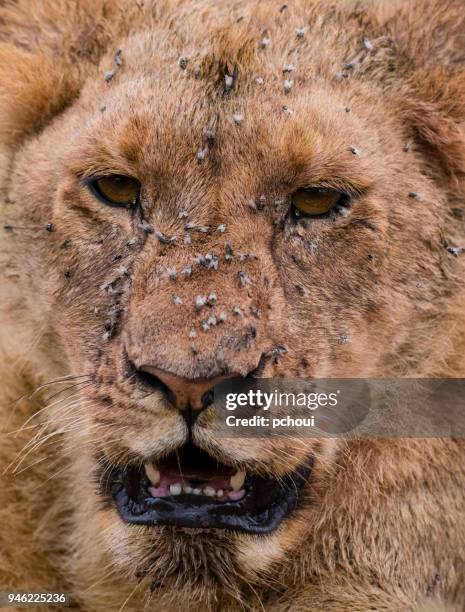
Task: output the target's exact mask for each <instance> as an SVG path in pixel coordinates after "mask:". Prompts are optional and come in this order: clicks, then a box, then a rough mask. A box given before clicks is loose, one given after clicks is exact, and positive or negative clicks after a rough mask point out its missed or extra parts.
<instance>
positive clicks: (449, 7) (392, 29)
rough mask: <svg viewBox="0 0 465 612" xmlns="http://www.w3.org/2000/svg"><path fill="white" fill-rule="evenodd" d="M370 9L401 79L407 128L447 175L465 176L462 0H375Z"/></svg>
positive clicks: (399, 96) (400, 95)
mask: <svg viewBox="0 0 465 612" xmlns="http://www.w3.org/2000/svg"><path fill="white" fill-rule="evenodd" d="M373 10H374V15H375V23H376V26H375V32H377V33H379V35H380V36H382V37H383V39H384V40H385V41H386V42H387V45H388V46H389V47H390V50H391V55H390V58H391V59H392V60H393V61H394V63H393V66H394V70H395V72H396V73H397V74H399V75H400V76H401V78H402V79H403V80H404V83H403V84H402V85H401V86H399V83H398V82H397V91H396V92H394V94H393V95H394V97H396V98H397V103H398V104H399V106H400V109H401V113H402V117H403V119H404V121H405V123H406V127H407V129H410V131H411V132H412V135H413V136H414V138H415V139H416V141H417V142H418V144H419V145H420V146H422V147H423V148H425V153H427V154H428V155H429V156H431V155H434V156H435V157H436V159H439V161H440V164H441V166H442V168H443V170H444V171H445V172H446V173H447V174H448V175H453V176H455V177H457V176H460V177H465V10H464V4H463V0H449V1H448V2H443V0H428V1H427V2H425V0H409V1H408V2H406V1H405V0H379V1H378V2H377V3H376V4H375V5H374V9H373Z"/></svg>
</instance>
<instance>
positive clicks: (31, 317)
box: [0, 0, 465, 612]
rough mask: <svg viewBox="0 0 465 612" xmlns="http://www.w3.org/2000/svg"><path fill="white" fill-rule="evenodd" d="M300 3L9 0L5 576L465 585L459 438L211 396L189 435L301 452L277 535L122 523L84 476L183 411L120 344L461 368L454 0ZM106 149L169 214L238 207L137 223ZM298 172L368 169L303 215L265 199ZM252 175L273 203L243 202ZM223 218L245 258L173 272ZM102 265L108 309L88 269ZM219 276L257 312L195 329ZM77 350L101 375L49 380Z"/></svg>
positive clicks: (216, 606) (157, 589) (114, 596)
mask: <svg viewBox="0 0 465 612" xmlns="http://www.w3.org/2000/svg"><path fill="white" fill-rule="evenodd" d="M287 4H288V7H287V8H283V9H282V10H280V7H281V5H280V4H279V3H275V2H259V1H258V0H231V1H229V2H214V0H160V1H157V2H155V0H147V1H145V2H144V1H139V2H135V1H133V0H106V1H104V0H16V1H9V0H4V1H0V145H1V156H2V160H3V162H2V163H3V171H2V177H3V179H2V186H3V196H4V197H3V200H4V201H5V204H4V205H3V209H4V213H5V220H6V222H7V223H8V224H10V225H12V226H13V230H11V229H10V230H9V231H7V232H5V235H4V236H3V237H2V255H1V263H2V267H3V272H2V287H1V296H2V315H1V321H2V325H1V331H0V339H1V344H0V350H1V354H2V356H3V361H2V370H1V375H2V384H1V389H0V402H1V403H0V406H1V421H2V428H3V429H4V431H5V432H16V433H9V434H8V435H5V436H4V439H3V441H2V444H1V446H0V465H1V466H3V468H2V469H4V470H5V471H4V474H3V476H2V487H1V490H0V524H1V525H2V527H1V529H0V567H1V584H0V590H5V589H6V588H16V589H26V590H31V591H37V590H43V589H47V590H49V591H53V590H57V591H61V590H64V591H68V592H69V593H71V596H72V599H73V602H74V604H75V606H76V607H78V608H79V609H82V610H85V611H86V612H92V611H101V610H120V609H123V608H124V610H126V611H135V610H141V609H144V606H147V608H149V609H151V608H153V609H170V610H171V609H173V610H174V609H178V608H179V607H180V606H181V607H187V608H188V609H191V610H231V611H233V610H239V609H242V608H245V609H252V610H263V609H265V610H273V611H277V612H284V611H291V610H292V612H297V611H307V610H316V611H322V610H325V611H326V610H337V611H350V610H353V611H354V612H355V611H362V610H363V611H365V610H386V611H387V610H389V611H397V610H398V611H400V610H411V609H415V608H416V607H419V606H423V605H427V604H428V601H431V600H435V601H438V602H442V603H443V604H445V605H446V606H448V609H450V610H453V609H457V610H462V609H464V605H465V589H464V584H465V580H464V578H465V553H464V551H465V517H464V507H465V504H464V502H465V498H464V490H465V472H464V465H465V461H464V459H465V452H464V450H465V449H464V444H463V441H459V440H439V439H438V440H395V441H394V440H391V441H383V440H364V441H363V440H362V441H351V442H344V443H342V442H335V441H334V442H330V441H318V442H315V441H312V440H305V441H302V440H300V441H299V440H281V441H279V442H276V443H273V444H272V443H270V441H268V440H256V441H254V442H253V443H251V441H250V440H246V441H244V440H240V439H235V440H229V441H225V440H224V439H221V438H218V437H216V436H215V431H214V430H212V428H211V426H210V425H211V423H210V420H209V415H208V411H206V412H204V413H203V414H202V415H201V417H200V418H199V424H200V426H199V427H198V428H196V434H195V435H196V439H197V442H198V443H200V444H202V445H203V446H204V448H206V449H208V450H209V451H210V452H211V453H213V454H216V455H217V456H218V457H219V458H223V460H225V461H227V462H230V463H233V464H238V465H245V466H247V467H248V468H249V469H250V470H252V471H256V472H262V473H263V472H264V473H268V474H273V475H275V476H279V475H283V474H285V473H287V472H289V471H290V470H292V469H294V468H295V467H296V466H297V465H298V464H299V463H300V462H301V461H302V459H303V458H304V457H307V456H308V455H310V454H313V455H314V456H315V458H316V460H315V470H314V473H313V475H312V478H311V481H310V482H309V483H308V485H307V486H306V493H305V496H304V499H303V500H302V502H301V504H300V506H299V508H298V510H297V511H296V512H295V513H294V514H292V515H291V516H289V517H288V518H287V519H285V521H284V522H283V524H282V525H281V527H280V528H279V529H278V530H277V531H276V532H275V533H273V534H272V535H270V536H266V537H258V536H257V537H251V536H246V535H241V534H239V535H238V534H232V533H222V532H212V533H210V534H208V535H205V534H203V533H202V532H195V531H185V532H184V531H182V530H177V531H176V530H173V529H170V528H167V527H165V528H158V529H151V530H149V529H146V528H140V527H135V526H128V525H125V524H123V523H122V522H121V521H120V520H119V519H118V517H117V516H116V513H115V511H114V510H113V509H111V508H106V507H103V506H102V504H101V501H100V499H99V496H98V495H97V493H96V487H95V482H94V479H93V475H94V474H95V468H96V458H97V457H98V455H99V454H100V453H102V452H103V453H105V454H106V456H107V457H109V458H110V459H111V460H112V461H114V462H116V463H124V462H125V461H128V460H134V459H135V460H138V461H142V460H143V459H144V458H146V457H150V456H157V455H160V454H163V453H167V452H169V451H170V450H171V449H173V448H175V447H176V446H178V445H179V444H181V443H182V441H183V440H184V438H185V433H186V432H185V428H184V425H183V420H182V418H181V417H180V416H179V414H178V413H177V412H176V411H175V410H174V409H172V408H170V407H169V406H167V405H166V404H164V403H163V402H162V401H161V399H160V398H158V396H156V395H152V396H151V397H149V398H148V399H142V396H143V393H142V391H141V390H139V389H137V387H134V385H132V384H131V382H130V380H129V379H128V375H127V372H126V370H125V367H124V359H123V353H124V350H126V351H127V352H128V354H129V355H130V356H131V357H132V358H133V359H134V358H137V359H140V360H145V362H147V360H149V361H150V362H151V363H153V364H154V365H158V366H159V367H163V368H164V369H166V370H171V371H174V372H177V373H178V374H180V375H183V376H189V377H202V376H203V377H205V376H214V375H216V374H218V373H219V372H221V371H223V370H224V369H225V368H226V367H227V368H230V369H231V370H232V371H235V372H238V373H244V374H245V373H247V372H248V371H250V370H251V369H253V368H254V367H256V365H257V362H258V359H259V357H260V355H261V354H262V353H264V352H267V351H270V350H271V349H273V348H274V347H276V346H278V345H283V346H286V347H287V348H288V352H287V353H286V354H285V355H284V356H282V358H281V359H279V360H278V363H277V364H274V365H272V364H271V363H270V364H268V366H267V369H266V371H265V373H264V374H265V375H269V376H271V375H288V376H319V377H324V376H333V377H334V376H349V377H350V376H354V377H380V376H381V377H395V376H401V377H403V376H425V377H427V376H430V377H434V376H443V377H460V376H464V374H465V350H464V349H465V310H464V308H463V304H464V297H465V294H464V289H463V278H464V269H465V254H463V255H461V256H458V257H454V256H453V254H452V253H450V252H449V251H447V249H446V248H445V244H446V241H447V244H448V245H454V246H465V244H464V242H465V227H464V215H465V208H464V201H465V182H464V179H465V124H464V119H465V34H464V32H465V12H464V10H463V1H462V0H405V1H402V2H388V1H386V2H367V3H366V4H365V5H364V4H362V3H357V2H349V1H342V0H340V1H326V0H289V1H288V3H287ZM302 27H305V28H307V29H306V30H305V31H304V35H303V37H301V38H299V37H298V36H297V35H296V28H302ZM365 36H366V37H368V39H369V40H370V41H372V43H373V45H374V49H372V50H369V49H366V48H365V47H364V45H363V38H364V37H365ZM263 38H269V39H270V40H271V44H269V45H266V44H261V41H262V40H263ZM118 48H120V49H121V50H122V58H123V65H122V66H121V67H116V66H115V63H114V59H113V58H114V54H115V52H116V50H117V49H118ZM181 57H185V58H188V60H189V61H188V64H187V68H186V69H185V70H183V69H181V68H180V66H179V59H180V58H181ZM354 58H356V62H355V63H354V65H353V66H352V68H350V67H349V68H347V67H344V66H345V64H346V63H347V62H348V61H350V60H353V59H354ZM291 63H292V64H295V66H296V70H295V71H294V72H293V73H292V75H291V76H290V78H292V79H293V80H294V87H293V89H292V91H291V92H290V93H289V94H287V95H286V94H285V93H284V89H283V83H284V78H285V77H283V72H282V71H283V67H284V66H285V65H286V64H291ZM235 68H236V70H237V74H238V78H237V82H236V83H235V87H234V89H233V90H232V91H230V92H225V91H224V77H225V75H227V74H229V75H231V74H233V73H234V70H235ZM110 70H116V71H115V73H114V76H113V78H112V79H111V80H110V81H109V82H108V83H107V82H106V81H105V79H104V74H105V73H106V72H108V71H110ZM338 73H343V74H338ZM257 77H260V78H262V79H263V80H264V82H263V84H260V83H258V82H257V80H256V79H257ZM283 106H287V107H289V108H290V109H291V110H292V111H293V112H292V114H291V115H288V114H287V113H285V112H284V111H283ZM102 109H103V110H102ZM346 109H350V112H348V111H347V110H346ZM239 112H240V113H242V114H243V117H244V120H243V123H242V124H241V125H235V123H234V120H233V115H234V114H235V113H239ZM206 129H209V130H213V131H214V133H215V135H214V138H210V139H208V138H207V137H206V136H205V130H206ZM406 143H409V145H408V146H407V147H406V146H405V145H406ZM350 146H355V147H356V148H357V149H358V152H359V154H358V155H353V154H352V153H351V152H350V151H349V147H350ZM203 147H208V153H207V156H206V158H205V160H204V161H203V162H202V163H197V160H196V153H197V151H198V149H199V148H203ZM405 149H407V150H405ZM105 170H110V171H112V172H121V173H129V174H133V175H135V176H137V177H139V178H140V180H141V181H142V183H143V184H144V189H145V193H146V201H145V216H146V219H147V221H148V222H150V223H152V224H153V225H154V226H156V227H157V228H160V230H161V231H163V232H164V233H165V234H167V235H177V236H178V237H181V238H182V235H183V231H182V225H183V221H180V220H179V219H178V213H179V211H180V210H181V209H182V208H186V209H187V210H188V211H189V218H190V220H192V221H194V222H195V223H198V224H200V225H208V226H211V227H216V226H217V225H218V224H219V223H221V222H226V223H227V224H228V230H227V233H226V234H225V235H220V234H219V233H218V232H211V233H210V234H207V235H205V236H198V237H195V238H194V241H193V245H192V246H191V247H187V246H180V245H179V242H180V240H179V239H178V241H177V243H175V244H172V245H168V246H166V245H162V244H160V243H158V241H157V240H156V238H155V237H154V236H153V235H152V236H148V237H145V238H146V239H145V238H144V237H143V236H142V234H143V233H142V232H141V231H140V230H138V229H137V220H135V219H134V218H131V215H130V213H128V212H127V211H123V210H113V209H110V208H106V207H105V206H104V205H102V204H100V203H99V202H97V201H96V200H95V199H94V198H93V197H92V196H91V195H90V194H89V193H88V192H87V191H86V190H85V189H84V188H83V187H82V186H81V184H80V182H79V179H80V178H82V177H86V176H89V175H91V174H92V173H95V172H99V171H100V172H101V171H105ZM308 184H320V185H321V184H331V185H334V184H335V185H336V186H338V187H344V188H346V189H351V190H353V191H355V192H357V193H361V194H363V195H362V197H361V198H360V199H359V200H358V202H357V204H356V206H355V207H354V209H353V210H352V212H351V214H350V215H349V217H348V218H346V219H339V220H337V221H336V222H334V224H333V225H329V224H328V223H325V222H324V223H319V224H318V223H314V224H310V225H309V226H308V227H307V228H300V229H299V230H296V229H295V228H292V227H291V226H290V225H289V224H288V223H285V222H284V223H282V222H281V217H280V215H281V216H282V213H281V212H280V211H276V210H275V208H274V206H272V205H271V204H272V202H273V201H274V199H275V198H277V197H278V198H283V197H287V196H288V195H289V194H290V193H291V192H292V191H294V190H295V189H297V188H299V187H303V186H307V185H308ZM412 191H415V192H419V193H421V198H420V199H418V200H413V199H412V198H409V197H408V194H409V192H412ZM262 194H263V195H265V196H266V198H267V207H266V208H265V210H263V211H254V210H252V209H251V208H250V207H249V206H248V202H250V200H251V199H255V200H257V199H258V198H259V197H260V196H261V195H262ZM48 223H53V226H54V227H53V229H54V231H52V232H47V231H46V230H45V225H46V224H48ZM134 235H138V236H139V243H138V244H137V245H135V246H132V247H128V246H126V242H127V241H128V240H129V239H131V238H132V237H133V236H134ZM67 240H69V241H70V242H69V243H66V244H65V241H67ZM226 240H229V241H230V242H231V243H232V244H233V246H234V249H235V250H236V251H242V252H253V253H254V254H256V255H257V259H250V260H248V261H247V262H245V263H239V262H238V261H237V260H234V261H233V262H232V263H231V264H229V267H227V266H225V265H221V266H220V269H219V270H218V271H217V272H215V271H203V272H200V271H198V270H197V269H196V272H195V273H194V275H193V276H192V277H191V278H190V279H187V280H186V279H182V278H178V279H177V281H172V280H170V279H169V278H167V274H166V270H167V268H170V267H176V268H177V269H178V270H181V269H182V267H184V265H186V264H187V263H189V262H191V261H192V259H193V257H194V256H195V255H198V254H200V253H203V254H204V253H206V252H208V251H210V252H222V250H223V249H224V243H225V241H226ZM120 256H121V257H120ZM121 265H124V266H125V267H126V268H127V269H128V270H129V272H130V275H131V276H130V278H128V277H127V276H125V275H124V274H122V273H121V272H119V271H118V270H119V268H120V266H121ZM241 270H245V271H246V273H247V275H248V276H249V277H250V279H251V281H252V284H251V286H250V287H249V290H248V291H247V289H245V288H241V287H240V286H239V284H238V283H237V273H238V272H239V271H241ZM111 281H114V282H115V286H117V287H118V288H121V289H122V291H123V295H122V296H119V297H118V300H119V303H120V305H121V308H122V309H123V313H122V315H121V317H120V318H119V319H118V317H117V316H116V315H115V314H114V311H112V310H111V307H112V305H114V303H115V297H114V296H109V295H107V293H106V292H105V291H104V290H102V289H101V287H102V286H103V285H104V284H105V283H108V282H111ZM300 283H302V284H305V286H306V287H308V289H309V291H310V297H303V296H302V295H301V293H299V291H298V290H297V289H296V286H297V285H298V284H300ZM173 287H175V291H176V293H177V294H179V295H180V296H181V298H182V299H183V301H184V305H183V307H182V308H181V307H177V306H175V305H174V304H173V302H172V294H173V291H174V289H173ZM210 288H215V289H216V290H217V292H218V295H219V307H220V308H222V309H224V310H226V311H228V312H231V311H232V308H233V307H234V305H236V304H240V305H241V307H242V308H243V310H244V312H245V316H244V317H243V318H242V317H234V316H230V317H229V319H228V321H227V323H225V324H224V325H223V326H217V327H216V328H215V329H212V330H210V331H209V332H208V333H204V334H202V333H199V338H198V340H197V341H196V344H197V350H198V355H196V356H194V355H193V354H192V352H191V341H190V340H189V338H188V331H189V329H190V327H191V321H193V322H194V324H195V325H198V323H199V321H200V320H201V315H198V314H196V313H195V311H194V306H193V305H194V300H195V297H196V296H197V295H203V294H205V293H206V292H207V291H208V290H209V289H210ZM250 307H258V308H259V309H260V310H261V312H262V317H261V318H260V319H257V318H255V317H253V316H252V315H251V314H249V312H250V310H249V309H250ZM94 308H98V309H100V310H99V311H97V312H100V313H102V314H101V316H96V315H95V313H94ZM112 312H113V314H112ZM107 319H108V320H109V324H108V326H107V328H108V327H111V332H112V338H111V339H110V340H104V338H103V336H104V331H105V329H104V325H105V322H106V320H107ZM343 337H344V338H345V339H346V340H347V341H344V342H341V341H340V339H341V338H343ZM71 375H74V376H78V375H87V376H88V377H87V378H84V377H83V378H71V377H70V378H65V379H64V381H63V382H61V383H60V382H55V383H54V384H50V385H48V386H43V385H45V384H46V383H48V382H49V381H57V379H60V377H67V376H71ZM20 396H23V397H24V399H22V400H20V401H16V402H15V399H17V398H18V397H20ZM438 577H439V578H438Z"/></svg>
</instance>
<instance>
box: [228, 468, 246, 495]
mask: <svg viewBox="0 0 465 612" xmlns="http://www.w3.org/2000/svg"><path fill="white" fill-rule="evenodd" d="M244 481H245V472H244V471H240V470H238V471H237V472H236V473H235V474H233V475H232V476H231V488H232V489H233V491H240V490H241V489H242V487H243V485H244Z"/></svg>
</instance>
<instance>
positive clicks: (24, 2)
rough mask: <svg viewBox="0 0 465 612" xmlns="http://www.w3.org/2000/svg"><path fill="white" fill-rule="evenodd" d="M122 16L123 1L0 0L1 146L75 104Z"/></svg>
mask: <svg viewBox="0 0 465 612" xmlns="http://www.w3.org/2000/svg"><path fill="white" fill-rule="evenodd" d="M118 15H119V13H118V11H117V0H79V2H77V3H76V0H0V146H2V147H5V145H6V146H7V147H10V146H15V145H17V144H18V143H20V142H21V141H22V140H23V139H24V138H25V137H27V136H28V135H30V134H32V133H35V132H38V131H40V129H42V128H43V126H44V125H46V124H47V122H49V121H50V120H51V119H52V118H53V117H54V116H55V115H56V114H57V113H60V112H61V111H62V110H63V109H64V108H66V106H67V105H69V104H70V103H72V101H73V100H74V99H75V98H76V97H77V95H78V94H79V91H80V88H81V87H82V83H83V81H84V78H85V76H86V75H87V76H88V75H89V74H90V71H91V70H92V68H94V69H95V67H96V66H97V65H98V63H99V61H100V58H101V57H102V55H103V53H104V52H105V51H106V46H107V44H108V41H109V40H110V39H111V31H112V26H113V25H114V23H115V22H116V21H117V19H118Z"/></svg>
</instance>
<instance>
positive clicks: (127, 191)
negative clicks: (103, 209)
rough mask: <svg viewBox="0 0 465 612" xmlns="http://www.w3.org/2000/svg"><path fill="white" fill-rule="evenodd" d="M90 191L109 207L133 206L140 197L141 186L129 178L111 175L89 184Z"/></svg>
mask: <svg viewBox="0 0 465 612" xmlns="http://www.w3.org/2000/svg"><path fill="white" fill-rule="evenodd" d="M89 187H90V189H91V191H92V192H93V193H94V195H96V196H97V197H98V198H99V199H100V200H102V201H103V202H104V203H105V204H108V205H110V206H125V207H127V208H129V207H131V206H134V204H136V203H137V200H138V198H139V195H140V190H141V185H140V183H139V181H138V180H136V179H134V178H131V177H129V176H122V175H120V174H112V175H110V176H103V177H102V178H98V179H95V180H94V181H92V182H91V183H89Z"/></svg>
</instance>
